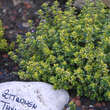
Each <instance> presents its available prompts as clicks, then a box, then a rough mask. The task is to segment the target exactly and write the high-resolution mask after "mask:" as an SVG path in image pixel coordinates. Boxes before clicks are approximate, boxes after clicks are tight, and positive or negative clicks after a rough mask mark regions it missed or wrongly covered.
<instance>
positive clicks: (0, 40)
mask: <svg viewBox="0 0 110 110" xmlns="http://www.w3.org/2000/svg"><path fill="white" fill-rule="evenodd" d="M14 45H15V43H14V42H11V43H10V45H9V44H8V43H7V40H6V39H5V38H4V28H3V26H2V21H1V20H0V51H5V52H7V51H9V50H12V49H13V48H14Z"/></svg>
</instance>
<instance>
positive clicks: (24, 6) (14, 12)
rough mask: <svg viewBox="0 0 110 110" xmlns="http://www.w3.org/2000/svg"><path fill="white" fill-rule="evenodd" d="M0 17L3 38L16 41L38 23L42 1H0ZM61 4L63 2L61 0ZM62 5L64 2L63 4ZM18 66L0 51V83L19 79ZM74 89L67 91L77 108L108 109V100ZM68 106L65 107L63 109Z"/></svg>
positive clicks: (78, 109)
mask: <svg viewBox="0 0 110 110" xmlns="http://www.w3.org/2000/svg"><path fill="white" fill-rule="evenodd" d="M0 4H2V5H1V7H0V19H1V20H2V21H3V27H4V28H5V36H4V37H5V38H6V39H7V40H8V42H9V43H10V42H12V41H16V37H17V35H18V34H21V35H22V36H23V37H25V33H26V32H28V31H31V32H33V31H34V30H35V27H36V26H38V24H39V21H40V20H39V18H38V15H37V10H38V9H39V8H40V5H41V4H42V2H41V1H40V0H39V2H37V4H34V3H30V2H24V3H20V4H18V5H16V6H14V5H13V4H12V2H8V3H7V1H6V0H5V1H4V2H3V1H2V0H1V1H0ZM62 4H63V2H62ZM63 5H64V4H63ZM29 19H32V20H33V22H34V25H33V28H31V29H30V28H29V24H28V23H27V21H28V20H29ZM18 70H19V67H18V65H17V64H15V63H14V61H12V59H10V57H9V56H8V53H7V52H3V51H2V52H0V83H2V82H6V81H21V80H20V78H19V76H18V75H17V71H18ZM73 91H74V90H71V91H69V93H70V96H71V98H70V100H71V101H73V102H74V103H76V105H77V110H110V102H105V101H103V102H97V101H91V100H90V99H88V98H86V97H78V96H77V97H76V96H75V93H74V92H73ZM67 107H68V106H66V107H65V109H66V108H67Z"/></svg>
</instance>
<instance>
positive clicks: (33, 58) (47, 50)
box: [9, 0, 110, 100]
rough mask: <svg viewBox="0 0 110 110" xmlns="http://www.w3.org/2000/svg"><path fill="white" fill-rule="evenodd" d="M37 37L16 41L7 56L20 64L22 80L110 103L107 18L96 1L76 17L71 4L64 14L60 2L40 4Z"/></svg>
mask: <svg viewBox="0 0 110 110" xmlns="http://www.w3.org/2000/svg"><path fill="white" fill-rule="evenodd" d="M38 13H39V14H40V17H41V22H40V24H39V26H38V27H37V29H36V32H35V33H30V32H28V33H26V36H27V38H26V39H23V38H22V37H21V36H20V35H19V36H18V39H17V43H18V49H16V51H15V52H10V53H9V54H10V55H11V56H12V58H13V59H14V60H15V61H16V62H17V63H18V64H19V67H20V70H19V72H18V74H19V76H20V78H21V79H30V80H36V81H44V82H49V83H52V84H53V85H54V87H55V88H57V89H58V88H64V89H66V90H68V89H72V88H74V89H75V90H76V91H77V95H80V96H87V97H89V98H91V99H97V100H110V75H109V74H110V16H109V15H110V13H109V10H108V9H105V6H104V4H103V3H102V2H101V1H100V0H97V1H96V3H95V4H94V3H93V2H90V1H89V2H88V1H87V3H86V5H85V6H84V7H83V9H82V10H81V13H80V14H79V15H78V16H76V15H75V8H74V7H73V4H72V0H69V1H68V2H67V3H66V9H65V10H64V11H62V10H61V9H60V8H59V4H58V2H54V4H53V5H52V6H51V7H49V6H48V4H46V3H45V4H43V10H39V11H38Z"/></svg>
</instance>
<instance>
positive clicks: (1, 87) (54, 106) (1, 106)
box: [0, 81, 69, 110]
mask: <svg viewBox="0 0 110 110" xmlns="http://www.w3.org/2000/svg"><path fill="white" fill-rule="evenodd" d="M68 101H69V95H68V93H67V92H66V91H64V90H54V89H53V86H52V85H50V84H47V83H43V82H16V81H14V82H6V83H0V110H62V109H63V107H64V105H65V104H67V103H68Z"/></svg>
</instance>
